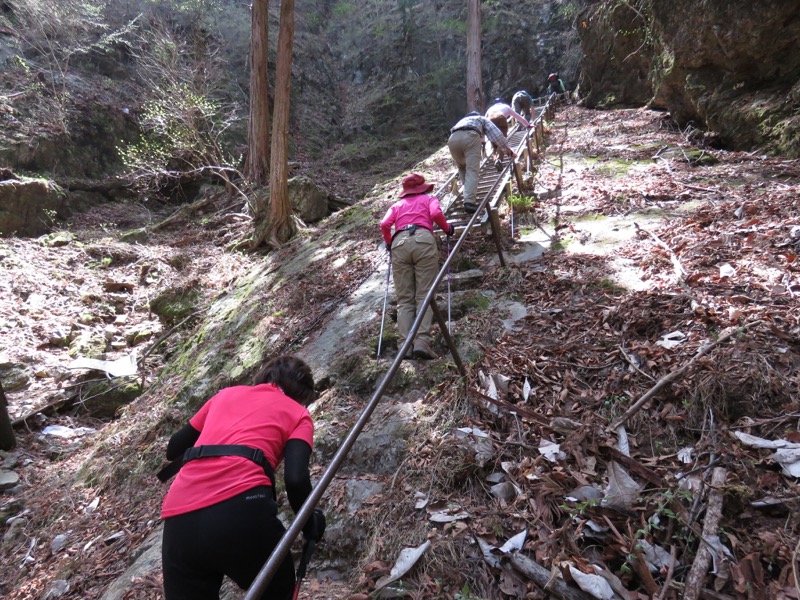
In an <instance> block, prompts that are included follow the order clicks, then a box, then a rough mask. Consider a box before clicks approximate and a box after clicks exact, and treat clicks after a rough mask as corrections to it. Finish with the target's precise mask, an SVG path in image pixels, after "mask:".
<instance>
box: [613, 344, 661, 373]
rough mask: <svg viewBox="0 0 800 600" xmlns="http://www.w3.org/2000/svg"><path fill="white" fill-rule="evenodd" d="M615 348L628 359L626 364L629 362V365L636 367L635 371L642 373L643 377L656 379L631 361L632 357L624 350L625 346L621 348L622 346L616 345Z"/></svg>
mask: <svg viewBox="0 0 800 600" xmlns="http://www.w3.org/2000/svg"><path fill="white" fill-rule="evenodd" d="M617 348H619V351H620V352H621V353H622V356H623V358H624V359H625V360H626V361H628V364H629V365H630V366H632V367H633V368H634V369H636V370H637V371H638V372H639V373H640V374H641V375H644V376H645V377H647V378H648V379H649V380H650V381H655V380H656V378H655V377H653V376H652V375H650V373H645V372H644V371H642V370H641V369H640V368H639V365H637V364H636V363H635V362H634V361H633V359H632V358H631V357H630V356H629V355H628V353H627V352H626V351H625V348H623V347H622V346H617Z"/></svg>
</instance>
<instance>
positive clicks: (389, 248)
mask: <svg viewBox="0 0 800 600" xmlns="http://www.w3.org/2000/svg"><path fill="white" fill-rule="evenodd" d="M383 246H384V248H386V251H387V252H391V251H392V245H391V244H390V243H389V242H383Z"/></svg>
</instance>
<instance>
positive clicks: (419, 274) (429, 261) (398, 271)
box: [392, 228, 439, 348]
mask: <svg viewBox="0 0 800 600" xmlns="http://www.w3.org/2000/svg"><path fill="white" fill-rule="evenodd" d="M438 272H439V250H438V248H437V246H436V238H435V237H434V236H433V233H431V232H430V231H428V230H427V229H422V228H419V229H417V230H416V231H415V232H414V235H410V233H409V232H408V231H401V232H400V233H398V234H397V235H396V236H395V238H394V240H393V241H392V274H393V275H394V289H395V293H396V294H397V332H398V335H399V339H398V342H397V346H398V348H399V347H400V346H402V345H403V344H404V343H405V341H406V338H407V337H408V332H409V330H410V329H411V325H413V324H414V319H416V318H417V306H421V305H422V302H423V300H425V296H427V295H428V290H430V289H431V285H433V280H434V279H436V273H438ZM432 320H433V311H432V310H431V309H430V307H428V310H426V311H425V317H424V318H423V319H422V323H421V324H420V327H419V331H417V339H420V340H422V341H424V342H427V343H428V344H429V345H430V344H432V339H431V335H430V329H431V321H432Z"/></svg>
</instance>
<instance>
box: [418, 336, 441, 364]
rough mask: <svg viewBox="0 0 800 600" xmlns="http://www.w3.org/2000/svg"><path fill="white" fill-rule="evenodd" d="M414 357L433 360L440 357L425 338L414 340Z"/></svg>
mask: <svg viewBox="0 0 800 600" xmlns="http://www.w3.org/2000/svg"><path fill="white" fill-rule="evenodd" d="M414 358H416V359H420V360H432V359H434V358H439V357H438V356H436V353H435V352H434V351H433V350H431V347H430V346H429V345H428V342H426V341H424V340H414Z"/></svg>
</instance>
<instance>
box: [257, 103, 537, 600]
mask: <svg viewBox="0 0 800 600" xmlns="http://www.w3.org/2000/svg"><path fill="white" fill-rule="evenodd" d="M542 115H544V112H543V113H542V114H541V115H539V117H537V119H536V120H539V119H540V118H541V117H542ZM533 129H534V128H531V129H529V130H528V133H526V136H527V135H530V131H531V130H533ZM506 168H507V167H506ZM457 175H458V172H457V171H456V172H455V173H454V174H453V175H452V176H451V177H450V178H449V179H448V180H447V182H445V184H444V185H443V186H442V187H441V188H440V189H439V190H438V191H437V193H441V192H442V191H443V190H445V189H446V188H447V186H448V185H450V184H452V182H453V180H454V178H455V177H456V176H457ZM498 181H500V178H498ZM496 185H497V184H496V183H495V186H494V187H496ZM494 187H493V188H492V189H494ZM490 197H491V194H487V195H485V196H484V198H483V200H482V201H481V203H480V204H479V205H478V210H476V211H475V212H474V213H473V214H472V217H471V218H470V220H469V221H468V222H467V225H466V226H465V228H464V231H463V232H462V233H461V235H460V236H459V238H458V240H457V241H456V243H455V246H453V250H452V251H451V252H450V254H449V255H448V256H447V259H446V260H445V261H444V264H443V265H442V267H441V269H440V270H439V272H438V273H437V275H436V277H435V278H434V280H433V284H432V285H431V288H430V290H428V293H427V295H426V296H425V299H424V300H423V301H422V307H421V309H420V310H418V312H417V317H416V319H414V323H413V324H412V325H411V329H410V331H409V332H408V336H407V337H406V341H405V342H404V343H403V345H402V347H401V348H400V350H399V351H398V353H397V356H396V357H395V359H394V360H393V361H392V364H391V365H390V366H389V370H388V371H386V374H385V375H384V376H383V379H382V380H381V382H380V384H379V385H378V387H377V388H376V390H375V392H374V393H373V394H372V397H370V399H369V402H367V405H366V406H365V407H364V410H363V411H362V412H361V415H360V416H359V417H358V420H357V421H356V423H355V425H353V428H352V429H351V430H350V432H349V433H348V434H347V437H346V438H345V439H344V441H343V442H342V445H341V446H339V449H338V450H337V451H336V454H334V455H333V458H332V459H331V462H330V464H329V465H328V467H327V468H326V469H325V471H324V472H323V473H322V476H321V477H320V479H319V481H318V482H317V485H316V486H314V488H313V489H312V490H311V493H310V494H309V495H308V497H307V498H306V501H305V502H304V503H303V506H301V507H300V510H299V511H298V513H297V514H296V515H295V518H294V520H293V521H292V524H291V525H290V526H289V529H288V530H287V531H286V533H285V534H284V535H283V537H282V538H281V541H280V543H279V544H278V545H277V546H276V547H275V549H274V550H273V551H272V554H271V555H270V557H269V560H267V562H266V563H265V564H264V566H263V567H262V568H261V570H260V571H259V573H258V575H257V576H256V578H255V580H254V581H253V583H252V585H251V586H250V589H249V590H248V591H247V594H246V595H245V598H244V600H257V599H258V598H260V597H261V594H263V592H264V590H265V589H266V587H267V585H269V582H270V581H271V580H272V578H273V577H274V575H275V573H276V571H277V570H278V567H279V566H280V565H281V563H282V562H283V560H284V559H285V558H286V556H287V555H288V553H289V551H290V550H291V547H292V544H293V543H294V540H295V539H296V538H297V536H298V535H299V534H300V532H301V531H302V529H303V526H304V525H305V524H306V521H307V520H308V518H309V517H310V516H311V512H312V511H313V510H314V507H315V506H316V505H317V503H318V502H319V500H320V499H321V498H322V495H323V494H324V493H325V490H327V489H328V486H329V485H330V483H331V481H333V478H334V477H335V476H336V473H337V472H338V471H339V468H340V467H341V465H342V463H343V462H344V460H345V458H346V457H347V454H348V453H349V452H350V450H351V449H352V447H353V445H354V444H355V443H356V440H357V439H358V436H359V435H360V434H361V432H362V431H363V429H364V427H365V426H366V425H367V423H368V422H369V419H370V417H371V416H372V413H373V412H375V409H376V408H377V406H378V402H380V400H381V398H382V397H383V393H384V392H385V390H386V388H387V387H388V385H389V383H390V382H391V380H392V378H393V377H394V375H395V373H397V370H398V369H399V368H400V364H401V363H402V361H403V358H404V357H405V355H406V353H407V352H408V350H409V348H410V347H411V344H413V343H414V336H415V335H416V334H417V331H418V330H419V328H420V325H421V324H422V319H423V318H424V316H425V312H426V311H427V310H428V307H429V306H431V303H432V302H433V298H434V296H435V295H436V289H437V288H438V287H439V284H440V283H441V282H442V279H444V277H445V275H446V274H447V272H448V270H449V269H450V263H452V262H453V259H454V258H455V256H456V255H457V254H458V251H459V249H460V248H461V246H462V245H463V243H464V240H466V238H467V233H468V232H469V230H470V229H471V228H472V226H473V225H474V224H475V221H476V220H477V219H478V216H479V215H480V214H481V212H482V210H483V209H484V208H485V207H486V204H487V202H488V201H489V198H490ZM448 337H449V336H448ZM451 341H452V340H448V343H451Z"/></svg>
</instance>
